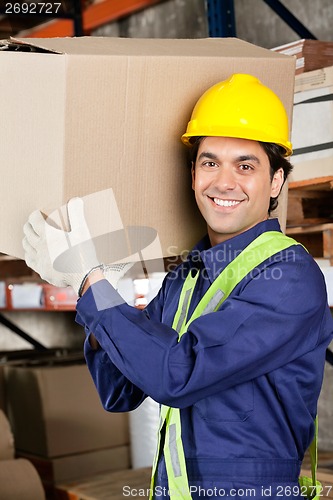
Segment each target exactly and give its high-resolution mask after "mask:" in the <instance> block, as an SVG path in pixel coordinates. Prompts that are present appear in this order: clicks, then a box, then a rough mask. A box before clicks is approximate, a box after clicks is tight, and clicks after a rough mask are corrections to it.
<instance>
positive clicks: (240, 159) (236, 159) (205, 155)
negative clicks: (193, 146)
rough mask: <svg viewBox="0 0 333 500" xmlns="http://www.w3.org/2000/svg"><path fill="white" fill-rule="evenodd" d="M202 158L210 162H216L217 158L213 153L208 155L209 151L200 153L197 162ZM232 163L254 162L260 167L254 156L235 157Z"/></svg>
mask: <svg viewBox="0 0 333 500" xmlns="http://www.w3.org/2000/svg"><path fill="white" fill-rule="evenodd" d="M202 158H209V159H210V160H218V159H219V158H218V156H217V155H216V154H214V153H210V152H209V151H203V152H202V153H200V155H199V156H198V160H202ZM234 161H235V162H240V161H254V162H256V163H258V165H260V160H259V158H258V157H257V156H255V155H252V154H250V155H241V156H237V157H236V158H234Z"/></svg>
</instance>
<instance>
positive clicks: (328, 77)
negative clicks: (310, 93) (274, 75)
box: [295, 66, 333, 93]
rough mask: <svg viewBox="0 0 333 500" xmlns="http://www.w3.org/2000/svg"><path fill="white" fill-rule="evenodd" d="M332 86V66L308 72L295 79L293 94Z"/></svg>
mask: <svg viewBox="0 0 333 500" xmlns="http://www.w3.org/2000/svg"><path fill="white" fill-rule="evenodd" d="M332 85H333V66H329V67H327V68H321V69H317V70H316V71H309V72H308V73H303V74H302V75H297V76H296V77H295V93H297V92H303V91H304V90H313V89H320V88H323V87H331V86H332Z"/></svg>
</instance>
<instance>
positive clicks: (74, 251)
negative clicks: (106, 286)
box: [23, 198, 133, 293]
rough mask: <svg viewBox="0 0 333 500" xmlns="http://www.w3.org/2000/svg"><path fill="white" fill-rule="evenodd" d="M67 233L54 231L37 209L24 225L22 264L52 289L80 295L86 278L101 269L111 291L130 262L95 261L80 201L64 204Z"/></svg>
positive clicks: (96, 259) (75, 199)
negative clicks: (108, 263) (107, 263)
mask: <svg viewBox="0 0 333 500" xmlns="http://www.w3.org/2000/svg"><path fill="white" fill-rule="evenodd" d="M67 212H68V219H69V223H70V231H69V232H67V231H64V230H62V229H58V228H55V227H54V226H53V225H51V224H49V223H48V222H47V220H45V219H44V217H43V215H42V213H41V212H40V211H39V210H36V211H35V212H33V213H32V214H31V215H30V217H29V219H28V222H27V223H26V224H25V225H24V228H23V231H24V234H25V237H24V239H23V248H24V250H25V261H26V263H27V265H28V266H29V267H31V268H32V269H33V270H34V271H36V272H37V273H38V274H39V275H40V276H41V278H42V279H44V280H45V281H48V282H49V283H51V284H53V285H55V286H68V285H70V286H72V287H73V289H74V290H75V291H76V293H79V291H80V289H81V287H82V285H83V284H84V283H83V281H85V278H86V277H87V275H88V274H89V272H90V271H91V270H93V269H95V268H100V269H101V270H102V271H103V273H104V275H105V278H106V279H107V280H108V281H109V282H110V283H111V285H112V286H113V287H114V288H117V286H118V282H119V280H120V279H121V278H122V277H123V276H124V274H125V273H126V272H127V271H128V270H129V268H130V267H132V266H133V263H125V264H114V265H111V266H104V265H103V264H101V263H100V262H99V260H98V258H97V255H96V251H95V246H94V243H93V241H92V239H91V236H90V232H89V229H88V226H87V223H86V221H85V217H84V206H83V200H82V199H81V198H72V199H71V200H70V201H69V202H68V204H67Z"/></svg>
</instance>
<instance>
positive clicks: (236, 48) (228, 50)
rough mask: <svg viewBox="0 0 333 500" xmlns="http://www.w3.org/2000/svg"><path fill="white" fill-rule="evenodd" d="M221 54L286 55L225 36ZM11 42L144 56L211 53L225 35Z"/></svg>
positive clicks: (66, 50)
mask: <svg viewBox="0 0 333 500" xmlns="http://www.w3.org/2000/svg"><path fill="white" fill-rule="evenodd" d="M222 40H223V53H222V54H221V57H227V58H228V59H230V58H233V57H235V58H237V57H241V58H244V57H249V58H251V57H253V58H256V59H257V58H260V57H264V58H265V59H267V58H272V59H278V58H286V57H288V56H286V55H285V54H280V53H279V52H273V51H269V50H267V49H264V48H262V47H257V46H256V45H253V44H251V43H248V42H245V41H243V40H240V39H238V38H223V39H222ZM9 43H16V44H17V45H22V46H29V47H35V48H38V49H41V50H44V51H47V52H54V53H63V54H65V53H66V54H73V55H74V54H75V55H94V56H96V55H119V56H142V57H147V56H149V57H156V56H158V57H161V56H169V57H170V56H174V57H186V56H188V57H192V56H196V57H207V56H212V54H213V53H214V50H216V53H218V52H219V51H220V50H221V38H207V39H202V38H200V39H165V38H163V39H158V38H156V39H154V43H152V39H151V38H118V37H91V36H85V37H67V38H66V37H65V38H11V39H10V41H9Z"/></svg>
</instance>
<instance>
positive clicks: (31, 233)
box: [23, 222, 40, 248]
mask: <svg viewBox="0 0 333 500" xmlns="http://www.w3.org/2000/svg"><path fill="white" fill-rule="evenodd" d="M23 233H24V239H25V241H26V243H28V242H29V244H30V246H31V247H33V248H35V247H36V245H37V244H38V242H39V240H40V235H39V234H37V233H36V231H35V229H34V228H33V226H32V225H31V224H30V222H26V223H25V224H24V226H23Z"/></svg>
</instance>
